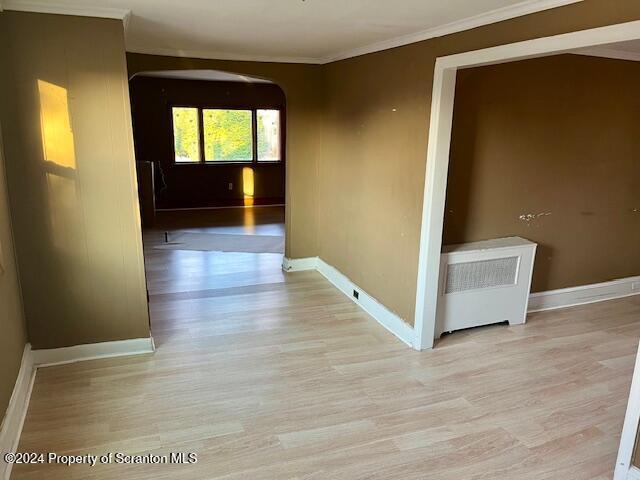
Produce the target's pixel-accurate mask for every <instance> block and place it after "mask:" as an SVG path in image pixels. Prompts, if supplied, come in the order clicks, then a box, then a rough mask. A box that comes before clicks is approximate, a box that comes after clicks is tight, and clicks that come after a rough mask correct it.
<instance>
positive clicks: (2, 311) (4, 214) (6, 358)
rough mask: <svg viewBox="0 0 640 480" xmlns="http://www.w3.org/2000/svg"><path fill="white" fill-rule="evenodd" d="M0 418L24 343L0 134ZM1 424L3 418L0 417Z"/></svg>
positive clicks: (25, 336) (3, 411)
mask: <svg viewBox="0 0 640 480" xmlns="http://www.w3.org/2000/svg"><path fill="white" fill-rule="evenodd" d="M0 332H2V333H1V334H0V366H1V367H0V419H2V417H3V416H4V413H5V411H6V409H7V406H8V405H9V399H10V398H11V394H12V392H13V386H14V385H15V382H16V378H17V377H18V371H19V370H20V361H21V359H22V352H23V350H24V346H25V344H26V343H27V335H26V328H25V323H24V316H23V311H22V300H21V298H20V284H19V281H18V271H17V268H16V262H15V257H14V250H13V237H12V232H11V219H10V216H9V198H8V195H7V185H6V182H5V169H4V154H3V146H2V134H1V133H0ZM0 423H2V420H0Z"/></svg>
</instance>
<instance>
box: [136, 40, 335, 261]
mask: <svg viewBox="0 0 640 480" xmlns="http://www.w3.org/2000/svg"><path fill="white" fill-rule="evenodd" d="M127 64H128V67H129V75H130V76H133V75H134V74H136V73H139V72H144V71H155V70H202V69H214V70H222V71H227V72H232V73H241V74H245V75H252V76H256V77H259V78H266V79H268V80H272V81H273V82H274V83H276V84H277V85H278V86H279V87H280V88H282V90H283V92H284V94H285V98H286V105H287V123H286V162H287V168H286V180H285V181H286V186H287V187H286V196H287V198H286V204H287V209H286V217H287V219H286V220H287V221H286V224H287V225H286V230H287V231H286V249H285V251H286V255H287V256H289V257H293V258H300V257H309V256H315V255H317V250H318V246H317V240H318V231H317V227H318V222H317V220H318V209H319V205H318V178H317V175H318V162H319V155H320V142H321V135H320V131H321V130H320V129H321V108H322V96H323V82H322V67H321V66H319V65H302V64H284V63H260V62H234V61H224V60H205V59H195V58H177V57H163V56H156V55H142V54H132V53H129V54H127Z"/></svg>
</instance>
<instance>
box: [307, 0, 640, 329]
mask: <svg viewBox="0 0 640 480" xmlns="http://www.w3.org/2000/svg"><path fill="white" fill-rule="evenodd" d="M638 19H640V2H638V1H637V0H585V1H583V2H581V3H577V4H573V5H569V6H566V7H562V8H557V9H553V10H548V11H545V12H541V13H538V14H534V15H529V16H526V17H520V18H516V19H513V20H509V21H505V22H501V23H497V24H493V25H489V26H486V27H482V28H476V29H474V30H470V31H467V32H461V33H457V34H454V35H449V36H446V37H442V38H436V39H432V40H427V41H424V42H420V43H416V44H412V45H408V46H405V47H400V48H396V49H393V50H388V51H384V52H378V53H374V54H370V55H365V56H362V57H357V58H353V59H348V60H344V61H341V62H336V63H333V64H330V65H328V66H327V67H326V69H325V70H326V72H325V73H326V79H327V84H326V109H325V111H326V121H325V122H324V126H325V128H324V132H323V138H324V141H323V145H322V161H321V162H320V177H319V199H320V200H319V203H321V204H322V209H321V210H320V214H319V217H318V251H319V254H320V256H321V257H322V258H323V259H324V260H325V261H327V262H328V263H330V264H331V265H333V266H335V267H336V268H338V269H339V270H340V271H342V272H343V273H344V274H346V275H347V276H348V277H350V278H351V279H353V280H354V281H355V282H356V283H357V284H359V285H360V286H361V287H362V288H363V289H364V290H366V291H367V292H368V293H370V294H372V295H373V296H374V297H376V298H377V299H378V300H380V301H381V302H382V303H384V304H385V305H386V306H388V307H389V308H390V309H392V310H394V311H396V312H397V313H398V314H399V315H400V316H401V317H402V318H404V319H405V320H406V321H408V322H409V323H411V324H412V323H413V318H414V310H415V294H416V277H417V268H418V251H419V236H420V222H421V214H422V213H421V212H422V197H423V188H424V172H425V166H426V164H425V159H426V151H427V139H428V122H429V111H430V108H431V105H430V102H431V89H432V80H433V69H434V64H435V59H436V57H438V56H444V55H449V54H453V53H459V52H463V51H469V50H477V49H481V48H485V47H491V46H495V45H499V44H505V43H511V42H515V41H520V40H527V39H531V38H536V37H542V36H549V35H554V34H558V33H564V32H569V31H575V30H582V29H586V28H591V27H596V26H602V25H607V24H614V23H621V22H625V21H632V20H638Z"/></svg>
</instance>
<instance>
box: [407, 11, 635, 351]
mask: <svg viewBox="0 0 640 480" xmlns="http://www.w3.org/2000/svg"><path fill="white" fill-rule="evenodd" d="M639 37H640V21H634V22H628V23H621V24H616V25H610V26H606V27H599V28H593V29H590V30H581V31H577V32H571V33H565V34H561V35H555V36H551V37H544V38H536V39H533V40H527V41H523V42H516V43H511V44H507V45H500V46H497V47H491V48H485V49H482V50H476V51H472V52H465V53H459V54H456V55H450V56H447V57H439V58H438V59H437V60H436V64H435V70H434V75H433V93H432V99H431V120H430V123H429V125H430V128H429V143H428V149H427V159H426V163H427V168H426V171H425V190H424V198H423V205H422V227H421V235H420V254H419V259H418V277H417V291H416V318H415V323H414V324H415V329H416V342H417V344H416V347H417V348H418V349H423V348H431V347H433V341H434V334H435V316H436V315H435V314H436V304H437V300H438V276H439V266H440V251H441V249H442V225H443V219H444V202H445V200H446V187H447V175H448V169H449V149H450V146H451V119H452V116H453V100H454V94H455V82H456V74H457V70H458V68H463V67H473V66H480V65H490V64H495V63H504V62H509V61H515V60H521V59H525V58H533V57H539V56H544V55H552V54H557V53H562V52H568V51H570V50H574V49H578V48H587V47H593V46H599V45H606V44H609V43H616V42H624V41H629V40H635V39H638V38H639Z"/></svg>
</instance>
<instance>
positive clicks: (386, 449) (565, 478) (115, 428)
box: [12, 251, 640, 480]
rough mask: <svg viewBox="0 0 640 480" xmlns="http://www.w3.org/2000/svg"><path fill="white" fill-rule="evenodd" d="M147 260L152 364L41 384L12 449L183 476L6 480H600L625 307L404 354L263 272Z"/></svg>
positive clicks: (633, 340) (133, 361)
mask: <svg viewBox="0 0 640 480" xmlns="http://www.w3.org/2000/svg"><path fill="white" fill-rule="evenodd" d="M153 255H155V256H152V257H151V258H150V257H147V268H148V273H149V283H150V287H151V313H152V324H153V335H154V337H155V339H156V342H157V345H158V350H157V352H156V353H155V354H154V355H152V356H151V355H150V356H140V357H130V358H120V359H111V360H98V361H91V362H84V363H79V364H75V365H66V366H59V367H49V368H46V369H42V370H40V371H39V372H38V376H37V378H36V383H35V386H34V390H33V397H32V400H31V406H30V408H29V412H28V416H27V419H26V423H25V427H24V432H23V435H22V441H21V444H20V450H21V451H38V452H39V451H56V452H58V453H77V454H86V453H94V454H100V453H104V452H125V453H128V454H135V453H140V454H142V453H149V452H152V453H165V452H196V453H197V454H198V462H197V463H196V464H193V465H160V466H158V465H137V466H132V465H127V466H125V465H106V466H96V467H88V466H75V467H61V466H50V465H32V466H16V467H15V468H14V473H13V476H12V478H13V479H52V480H55V479H65V480H69V479H83V480H84V479H86V480H91V479H127V480H130V479H132V480H135V479H185V480H189V479H194V480H195V479H201V480H204V479H227V480H240V479H243V480H244V479H251V480H261V479H264V480H267V479H269V480H271V479H274V480H282V479H313V480H316V479H317V480H326V479H344V480H354V479H365V478H366V479H402V480H411V479H429V480H440V479H442V480H444V479H452V480H453V479H455V480H460V479H485V480H489V479H491V480H495V479H509V480H516V479H517V480H523V479H536V480H541V479H549V480H551V479H553V480H558V479H561V480H571V479H575V480H586V479H602V480H604V479H610V478H611V475H612V472H613V465H614V461H615V456H616V451H617V447H618V441H619V435H620V431H621V428H622V421H623V417H624V411H625V407H626V400H627V394H628V390H629V385H630V379H631V373H632V368H633V363H634V356H635V352H636V348H637V345H638V337H639V336H640V297H638V296H636V297H630V298H626V299H622V300H617V301H611V302H604V303H599V304H594V305H591V306H588V307H577V308H572V309H566V310H562V311H556V312H552V313H541V314H534V315H531V316H530V317H529V320H528V323H527V324H526V325H524V326H515V327H508V326H502V325H500V326H494V327H487V328H481V329H475V330H469V331H465V332H461V333H457V334H453V335H450V336H446V337H444V338H443V339H442V340H441V341H440V342H439V343H438V344H437V347H436V349H434V350H432V351H427V352H421V353H419V352H415V351H412V350H410V349H409V348H408V347H406V346H405V345H404V344H402V343H401V342H400V341H398V340H396V339H395V337H393V336H392V335H391V334H389V333H388V332H387V331H386V330H384V329H383V328H382V327H380V326H378V325H377V323H376V322H375V321H374V320H372V319H371V318H369V317H368V316H367V315H366V314H365V313H363V312H362V311H360V310H359V309H358V308H357V307H356V306H355V305H354V304H353V303H352V302H351V301H350V300H349V299H347V298H346V297H344V295H343V294H341V293H340V292H338V291H337V290H336V289H335V288H333V287H332V286H331V285H330V284H329V283H327V281H326V280H325V279H324V278H322V277H321V276H320V275H319V274H317V273H314V272H301V273H290V274H286V275H284V274H282V273H281V272H280V270H279V269H278V265H279V259H278V258H277V257H278V256H277V255H274V254H267V256H264V255H262V254H257V255H256V254H218V255H216V254H214V253H212V252H176V251H155V253H154V254H153ZM215 278H217V280H216V279H215ZM251 278H254V280H251ZM169 279H170V280H171V281H168V280H169ZM172 282H173V283H172ZM172 285H173V286H172Z"/></svg>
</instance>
